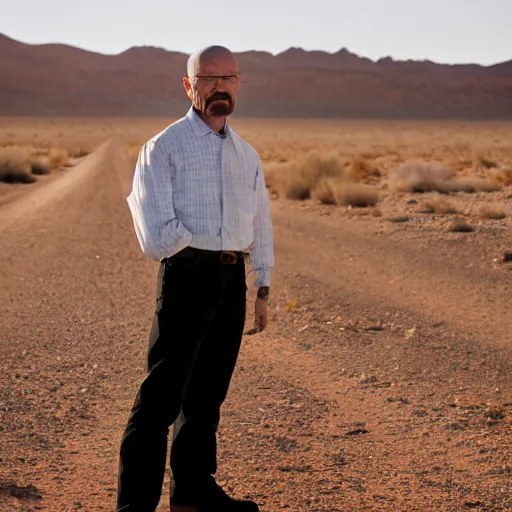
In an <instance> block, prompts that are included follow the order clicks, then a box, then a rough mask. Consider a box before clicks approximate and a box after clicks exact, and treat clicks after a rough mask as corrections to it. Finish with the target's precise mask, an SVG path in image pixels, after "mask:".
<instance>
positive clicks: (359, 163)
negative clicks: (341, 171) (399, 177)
mask: <svg viewBox="0 0 512 512" xmlns="http://www.w3.org/2000/svg"><path fill="white" fill-rule="evenodd" d="M350 177H351V179H352V180H353V181H357V182H363V183H375V182H377V181H379V179H380V178H381V177H382V173H381V171H380V170H379V169H378V168H377V167H376V166H375V165H373V164H371V163H369V162H368V161H367V160H364V159H362V158H356V159H355V160H353V161H352V164H351V165H350Z"/></svg>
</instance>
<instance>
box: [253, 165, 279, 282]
mask: <svg viewBox="0 0 512 512" xmlns="http://www.w3.org/2000/svg"><path fill="white" fill-rule="evenodd" d="M256 200H257V207H256V215H255V217H254V245H253V248H252V266H253V269H254V271H255V272H256V275H257V278H256V281H255V283H254V286H256V287H258V288H259V287H260V286H269V285H270V273H271V272H272V270H273V268H274V236H273V230H272V218H271V214H270V200H269V197H268V192H267V189H266V187H265V177H264V175H263V169H262V166H261V161H260V160H259V158H258V170H257V176H256Z"/></svg>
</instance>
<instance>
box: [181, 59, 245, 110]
mask: <svg viewBox="0 0 512 512" xmlns="http://www.w3.org/2000/svg"><path fill="white" fill-rule="evenodd" d="M183 85H184V86H185V90H186V92H187V95H188V97H189V98H190V99H191V101H192V105H193V106H194V107H195V108H196V109H197V110H199V111H200V112H201V113H202V114H203V115H204V116H206V117H227V116H229V115H230V114H231V113H232V112H233V110H234V108H235V102H236V99H237V97H238V91H239V88H240V76H239V73H238V66H237V63H236V61H235V59H234V57H232V56H229V55H221V56H216V57H212V58H210V59H208V61H206V62H199V66H198V68H197V70H196V71H195V73H194V75H193V76H191V77H185V78H184V79H183Z"/></svg>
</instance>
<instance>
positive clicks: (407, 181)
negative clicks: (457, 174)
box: [393, 161, 454, 193]
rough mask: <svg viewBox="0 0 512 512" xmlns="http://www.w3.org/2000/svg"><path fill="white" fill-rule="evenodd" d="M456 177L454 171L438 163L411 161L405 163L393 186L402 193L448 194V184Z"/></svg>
mask: <svg viewBox="0 0 512 512" xmlns="http://www.w3.org/2000/svg"><path fill="white" fill-rule="evenodd" d="M453 176H454V173H453V171H451V170H450V169H448V168H447V167H446V166H445V165H444V164H441V163H437V162H418V161H409V162H405V163H403V164H402V165H401V166H400V167H399V168H398V169H397V171H396V172H395V175H394V176H393V184H394V188H395V189H396V190H399V191H400V192H411V193H425V192H441V193H447V192H449V191H450V187H449V186H448V185H447V182H448V181H449V180H450V179H452V178H453Z"/></svg>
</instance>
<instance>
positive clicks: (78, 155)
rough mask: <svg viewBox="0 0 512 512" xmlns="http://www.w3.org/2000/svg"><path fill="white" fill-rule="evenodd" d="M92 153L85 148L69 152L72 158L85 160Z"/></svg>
mask: <svg viewBox="0 0 512 512" xmlns="http://www.w3.org/2000/svg"><path fill="white" fill-rule="evenodd" d="M89 153H90V151H89V150H88V149H85V148H76V149H72V150H71V151H69V156H70V158H83V157H84V156H87V155H88V154H89Z"/></svg>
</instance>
